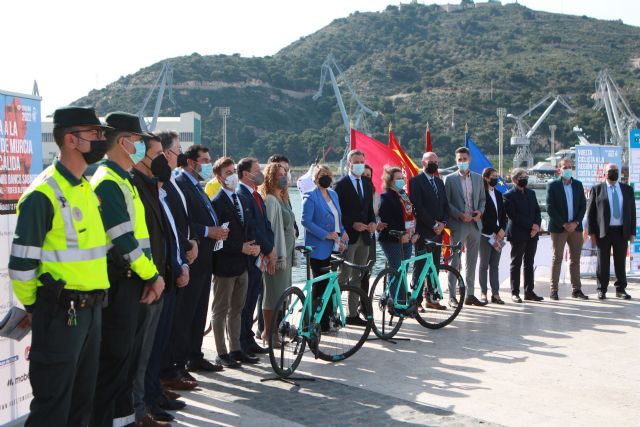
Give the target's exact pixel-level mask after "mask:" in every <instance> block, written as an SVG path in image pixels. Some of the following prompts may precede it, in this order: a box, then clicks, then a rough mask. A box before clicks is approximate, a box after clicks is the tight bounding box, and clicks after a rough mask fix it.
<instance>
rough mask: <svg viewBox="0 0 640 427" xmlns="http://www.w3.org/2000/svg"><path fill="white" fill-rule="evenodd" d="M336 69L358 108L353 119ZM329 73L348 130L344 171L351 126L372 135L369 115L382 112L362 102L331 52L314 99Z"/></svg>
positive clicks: (375, 115)
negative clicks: (339, 83) (347, 108)
mask: <svg viewBox="0 0 640 427" xmlns="http://www.w3.org/2000/svg"><path fill="white" fill-rule="evenodd" d="M334 69H335V70H336V72H337V75H338V77H340V78H341V79H342V81H343V82H344V84H345V85H346V86H347V89H348V90H349V93H350V94H351V97H352V98H353V100H354V101H355V103H356V109H355V111H354V112H353V114H352V115H351V117H352V118H351V119H350V118H349V115H348V114H347V110H346V108H345V106H344V101H343V99H342V94H341V93H340V88H339V87H338V81H337V80H336V73H334V71H333V70H334ZM327 75H328V76H329V78H330V79H331V86H332V87H333V92H334V93H335V95H336V100H337V101H338V108H339V109H340V115H341V116H342V123H343V125H344V129H345V132H346V134H345V138H344V139H345V142H346V149H345V152H344V154H343V156H342V159H341V160H340V170H341V171H342V172H344V167H345V164H346V159H347V154H348V153H349V149H350V145H351V144H350V139H351V128H352V127H353V129H356V130H359V131H362V132H364V133H365V134H367V135H370V134H371V132H370V131H369V124H368V122H367V117H369V116H370V117H373V118H375V117H378V115H379V114H380V113H379V112H378V111H373V110H371V109H370V108H368V107H367V106H366V105H364V104H363V103H362V101H361V100H360V98H359V97H358V95H357V94H356V92H355V90H353V86H351V83H350V82H349V79H348V78H347V76H346V75H345V74H344V73H343V72H342V69H341V68H340V67H339V66H338V64H337V63H336V60H335V58H334V57H333V54H331V53H330V54H329V55H327V59H326V60H325V61H324V63H323V64H322V67H321V68H320V86H319V87H318V92H316V94H315V95H313V100H314V101H315V100H317V99H318V98H320V97H321V96H322V89H323V88H324V84H325V82H326V80H327Z"/></svg>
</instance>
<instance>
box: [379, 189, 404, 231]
mask: <svg viewBox="0 0 640 427" xmlns="http://www.w3.org/2000/svg"><path fill="white" fill-rule="evenodd" d="M378 216H379V217H380V222H384V223H385V224H387V228H385V229H384V230H382V231H381V232H380V235H379V236H378V240H380V241H381V242H395V243H397V242H398V239H397V238H396V237H393V236H390V235H389V231H390V230H394V231H405V227H404V225H405V224H404V205H403V204H402V201H401V200H400V195H399V194H398V193H397V192H395V191H393V190H387V191H385V192H384V193H382V194H380V209H379V210H378Z"/></svg>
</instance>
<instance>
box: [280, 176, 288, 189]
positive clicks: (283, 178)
mask: <svg viewBox="0 0 640 427" xmlns="http://www.w3.org/2000/svg"><path fill="white" fill-rule="evenodd" d="M288 183H289V180H288V179H287V177H286V176H281V177H280V178H278V188H279V189H281V190H284V189H285V188H287V184H288Z"/></svg>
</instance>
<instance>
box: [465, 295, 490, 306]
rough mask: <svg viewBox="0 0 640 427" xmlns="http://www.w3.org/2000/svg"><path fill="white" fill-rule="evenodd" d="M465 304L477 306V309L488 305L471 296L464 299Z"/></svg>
mask: <svg viewBox="0 0 640 427" xmlns="http://www.w3.org/2000/svg"><path fill="white" fill-rule="evenodd" d="M464 304H465V305H475V306H476V307H484V306H485V305H487V303H486V302H482V301H480V300H479V299H478V298H476V297H475V296H473V295H471V296H469V297H466V298H465V299H464Z"/></svg>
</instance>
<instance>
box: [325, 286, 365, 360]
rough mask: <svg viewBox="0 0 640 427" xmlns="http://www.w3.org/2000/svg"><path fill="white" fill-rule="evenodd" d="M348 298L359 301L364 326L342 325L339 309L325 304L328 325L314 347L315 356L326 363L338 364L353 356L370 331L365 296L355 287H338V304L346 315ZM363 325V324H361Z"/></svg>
mask: <svg viewBox="0 0 640 427" xmlns="http://www.w3.org/2000/svg"><path fill="white" fill-rule="evenodd" d="M349 296H351V298H352V299H354V300H357V301H359V303H360V308H359V310H358V311H359V313H360V318H361V319H363V320H366V324H363V325H358V324H353V325H351V324H350V325H343V324H342V318H341V316H340V307H338V306H335V307H334V306H333V304H331V303H329V304H327V308H326V309H325V315H328V318H329V325H328V327H327V325H325V326H324V327H323V328H322V329H324V330H323V331H322V332H321V335H320V337H319V342H318V345H317V347H314V348H313V350H314V351H315V353H316V355H317V356H318V357H319V358H320V359H322V360H326V361H328V362H338V361H340V360H344V359H346V358H347V357H350V356H353V355H354V354H355V353H356V352H357V351H358V350H359V349H360V347H362V345H363V344H364V342H365V341H366V340H367V337H368V336H369V332H370V331H371V304H370V303H369V298H368V297H367V294H366V293H365V292H364V291H363V290H362V289H360V288H357V287H355V286H340V295H339V297H338V303H339V304H340V303H341V304H342V310H343V313H344V314H345V316H346V315H347V307H348V301H349ZM363 323H364V322H363Z"/></svg>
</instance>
